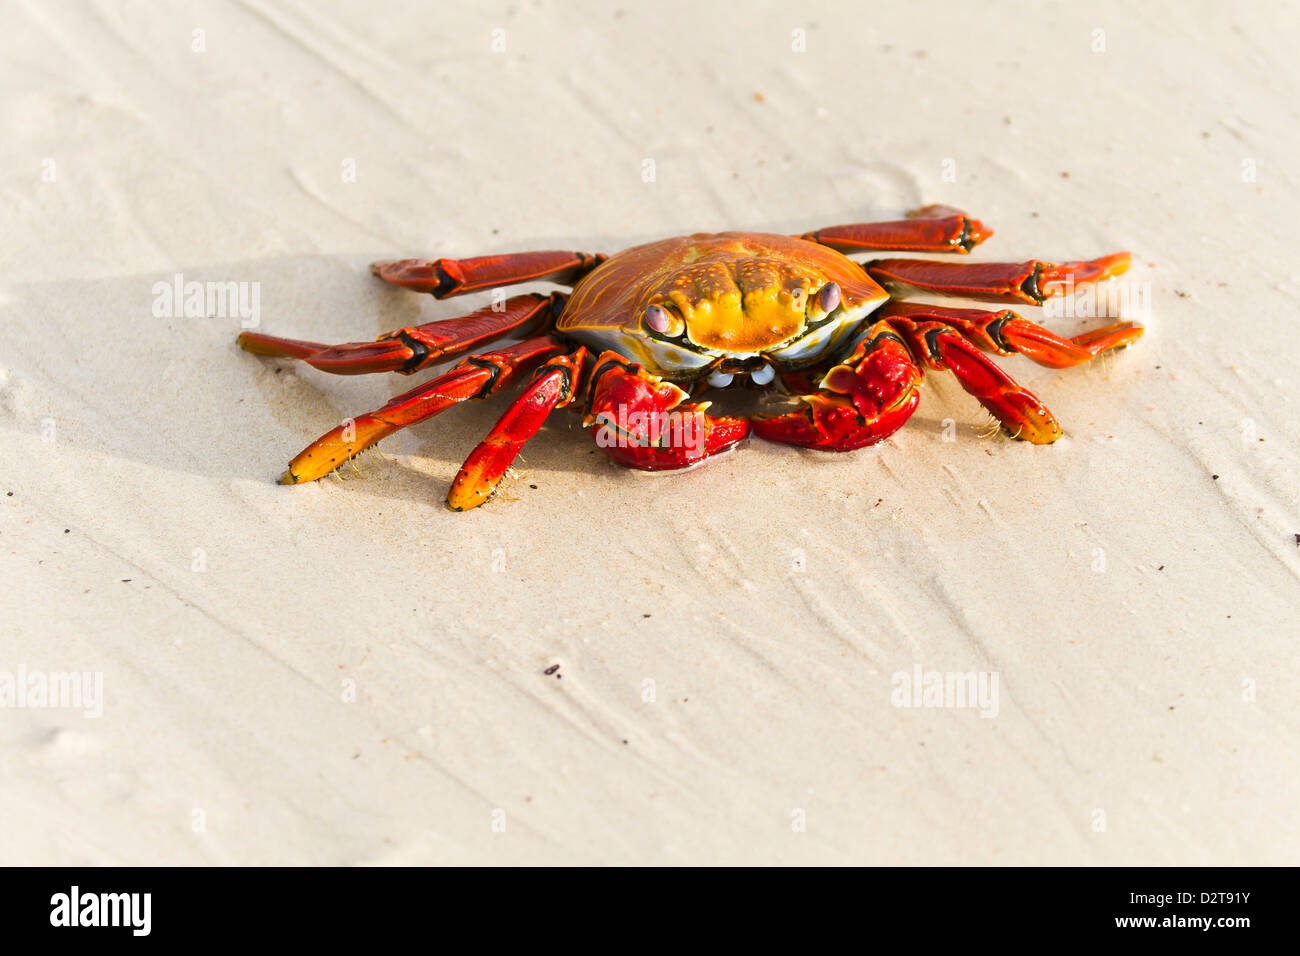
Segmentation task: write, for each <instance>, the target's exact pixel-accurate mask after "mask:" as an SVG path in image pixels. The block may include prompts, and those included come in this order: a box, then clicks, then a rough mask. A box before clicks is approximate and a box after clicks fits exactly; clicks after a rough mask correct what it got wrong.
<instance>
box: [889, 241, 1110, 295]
mask: <svg viewBox="0 0 1300 956" xmlns="http://www.w3.org/2000/svg"><path fill="white" fill-rule="evenodd" d="M1128 266H1129V254H1128V253H1127V252H1117V253H1115V254H1114V255H1109V256H1102V257H1101V258H1100V259H1093V260H1091V261H1088V262H1063V263H1061V264H1060V265H1056V264H1054V263H1051V262H1040V261H1038V260H1037V259H1031V260H1030V261H1028V262H971V263H966V262H933V261H930V260H927V259H875V260H873V261H871V262H868V263H866V264H865V266H864V268H865V269H866V270H867V274H868V275H870V276H871V278H873V279H875V280H876V281H877V282H879V283H880V284H881V285H883V286H884V287H885V289H886V290H888V291H889V292H890V293H891V294H894V295H899V294H905V293H907V292H915V291H919V292H935V293H938V294H939V295H951V296H960V297H962V298H966V299H979V300H982V301H986V302H1027V303H1029V304H1030V305H1042V304H1043V301H1044V300H1045V299H1048V298H1051V297H1052V296H1054V295H1060V294H1061V293H1062V292H1063V291H1064V290H1065V289H1066V288H1070V287H1071V286H1070V285H1069V283H1072V287H1073V288H1078V287H1081V286H1085V285H1089V284H1091V283H1093V282H1098V281H1100V280H1102V279H1109V278H1110V277H1111V276H1117V275H1119V274H1120V273H1122V272H1124V271H1126V270H1127V269H1128Z"/></svg>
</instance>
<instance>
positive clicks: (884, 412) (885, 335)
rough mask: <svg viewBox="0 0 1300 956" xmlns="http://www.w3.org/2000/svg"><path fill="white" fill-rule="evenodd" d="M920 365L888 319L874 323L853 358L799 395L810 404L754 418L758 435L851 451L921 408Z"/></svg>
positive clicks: (879, 437)
mask: <svg viewBox="0 0 1300 956" xmlns="http://www.w3.org/2000/svg"><path fill="white" fill-rule="evenodd" d="M921 379H922V372H921V369H920V368H919V367H918V366H917V364H916V361H915V360H914V359H913V358H912V354H911V352H909V351H908V348H907V345H906V344H905V343H904V341H903V340H902V339H901V338H900V337H899V335H898V333H897V332H895V331H894V330H893V329H892V328H891V327H890V326H889V324H888V323H887V322H883V321H882V322H875V323H874V324H873V325H872V326H871V327H870V328H869V329H868V330H867V332H866V334H865V335H864V336H863V338H862V340H861V341H860V342H859V343H858V345H857V347H856V348H855V349H854V350H853V351H852V352H851V353H850V355H849V357H848V358H847V359H845V360H844V362H842V363H841V364H839V365H836V366H835V367H834V368H832V369H831V370H830V371H829V372H827V373H826V375H825V377H824V378H823V379H822V381H821V385H820V387H819V388H818V390H817V391H816V392H814V393H811V394H806V395H800V396H798V397H799V398H800V399H801V400H802V401H803V402H804V405H805V407H804V408H803V409H801V410H800V411H797V412H789V413H787V414H785V415H778V416H776V417H774V418H760V419H755V420H754V433H755V434H756V435H758V436H759V437H760V438H765V439H767V440H768V441H775V442H783V443H785V444H788V445H801V446H803V447H805V448H819V449H824V450H826V451H852V450H853V449H855V448H863V447H865V446H867V445H874V444H875V443H876V442H878V441H882V440H884V439H886V438H888V437H889V436H890V435H892V434H893V433H894V432H896V431H897V430H898V429H899V428H901V427H902V426H903V423H904V422H906V421H907V420H908V418H910V417H911V415H912V412H914V411H916V406H917V403H918V402H919V401H920V400H921V397H920V393H919V392H918V391H917V389H918V388H919V387H920V384H921Z"/></svg>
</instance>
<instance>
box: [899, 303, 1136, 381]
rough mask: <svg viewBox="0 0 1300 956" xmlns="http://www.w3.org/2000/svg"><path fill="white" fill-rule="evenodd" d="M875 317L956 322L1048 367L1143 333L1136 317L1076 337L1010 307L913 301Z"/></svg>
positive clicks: (904, 322)
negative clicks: (954, 306)
mask: <svg viewBox="0 0 1300 956" xmlns="http://www.w3.org/2000/svg"><path fill="white" fill-rule="evenodd" d="M876 317H877V318H881V319H888V320H890V324H891V325H893V326H894V328H896V329H899V330H904V329H907V328H914V327H915V326H916V325H917V324H918V323H935V322H940V323H943V324H945V325H949V326H952V327H953V328H955V329H957V331H959V332H961V334H962V335H964V336H965V337H966V339H967V340H968V341H970V342H972V343H974V344H975V345H978V346H979V347H980V348H982V349H983V350H984V351H986V352H993V353H994V354H996V355H1016V354H1020V355H1025V356H1027V357H1028V358H1030V359H1032V360H1033V361H1035V362H1037V363H1038V364H1039V365H1045V366H1047V367H1048V368H1073V367H1074V366H1076V365H1081V364H1083V363H1084V362H1087V361H1089V360H1091V359H1094V358H1096V357H1097V356H1098V355H1100V354H1101V353H1102V352H1105V351H1107V350H1109V349H1115V348H1124V347H1125V346H1127V345H1130V344H1131V343H1133V342H1135V341H1136V340H1138V339H1139V338H1141V337H1142V333H1143V331H1144V330H1143V328H1142V326H1141V325H1140V324H1138V323H1137V322H1117V323H1116V324H1114V325H1108V326H1106V327H1105V328H1100V329H1093V330H1092V331H1091V332H1085V333H1083V334H1082V335H1076V336H1074V337H1073V338H1069V339H1066V338H1062V337H1061V336H1059V335H1057V334H1056V333H1055V332H1052V331H1050V330H1048V329H1045V328H1043V327H1042V326H1041V325H1038V324H1037V323H1035V322H1030V321H1028V320H1027V319H1023V318H1021V317H1020V316H1019V315H1017V314H1016V313H1014V312H1012V311H1011V310H1010V309H1001V310H1000V311H997V312H989V311H986V310H984V309H951V308H947V307H944V306H934V305H920V304H918V303H914V302H896V301H895V302H887V303H886V304H885V305H884V306H883V307H882V308H881V309H880V310H879V311H878V312H877V313H876Z"/></svg>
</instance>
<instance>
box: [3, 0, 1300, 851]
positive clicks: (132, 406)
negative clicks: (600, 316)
mask: <svg viewBox="0 0 1300 956" xmlns="http://www.w3.org/2000/svg"><path fill="white" fill-rule="evenodd" d="M469 6H471V5H456V4H450V5H448V4H438V5H436V6H435V5H434V4H428V5H421V4H414V3H413V4H396V5H386V6H385V8H384V12H383V13H382V14H380V13H377V12H376V8H374V6H373V5H372V4H367V3H362V2H355V3H329V4H309V3H305V2H300V3H294V2H275V3H271V2H263V0H250V2H245V3H215V2H214V3H199V2H196V3H192V4H186V3H182V4H174V5H163V6H155V5H150V4H144V3H121V4H116V3H114V4H78V3H66V4H62V3H60V4H44V3H39V2H35V0H33V2H28V3H15V4H12V5H9V6H8V11H9V15H8V16H7V17H6V29H5V36H4V38H3V39H2V40H0V46H2V47H3V48H4V51H5V56H4V57H3V60H2V64H3V65H0V76H3V83H0V110H2V111H3V116H4V128H5V130H6V140H7V142H6V146H7V148H6V150H5V151H4V156H3V159H2V160H0V201H2V202H3V207H4V221H5V228H4V229H3V230H0V435H2V436H3V441H4V444H5V454H4V462H3V464H2V465H0V580H2V581H3V586H2V587H0V761H2V762H3V763H2V765H3V772H2V776H3V781H4V782H3V785H0V819H3V820H4V821H5V823H6V826H5V837H4V839H3V840H2V841H0V863H5V864H55V863H57V864H185V865H189V864H200V865H201V864H362V865H383V864H429V863H432V864H491V863H529V864H556V863H597V864H698V863H788V864H809V863H831V864H845V863H880V864H899V863H907V864H915V863H944V864H1058V863H1075V864H1194V865H1200V864H1292V865H1294V864H1295V863H1297V862H1300V823H1298V822H1297V814H1296V807H1297V806H1300V770H1298V768H1297V761H1296V754H1297V752H1300V712H1298V708H1297V701H1298V700H1300V676H1298V672H1297V660H1298V655H1297V638H1300V581H1298V580H1297V579H1298V578H1300V493H1298V492H1300V482H1298V481H1297V475H1298V474H1300V452H1298V451H1297V448H1298V447H1300V446H1298V445H1297V440H1298V439H1300V404H1298V400H1300V374H1298V373H1297V366H1298V364H1300V345H1298V344H1297V342H1298V341H1300V340H1298V339H1297V334H1296V329H1297V325H1296V314H1297V304H1296V303H1297V295H1300V264H1298V260H1297V251H1298V250H1297V241H1296V232H1295V228H1294V220H1295V212H1296V210H1297V208H1300V183H1298V182H1297V174H1296V163H1295V157H1296V155H1297V154H1298V153H1300V122H1298V119H1300V117H1297V107H1296V103H1297V101H1298V98H1300V71H1298V70H1297V68H1296V60H1295V53H1294V50H1293V48H1292V46H1293V43H1294V38H1295V36H1296V35H1297V33H1298V32H1300V23H1298V22H1297V21H1298V18H1297V13H1296V6H1295V4H1283V5H1273V4H1268V5H1265V4H1262V3H1261V4H1255V3H1245V4H1240V5H1236V6H1232V7H1230V8H1229V7H1225V6H1223V5H1220V4H1213V3H1208V2H1205V3H1185V4H1168V5H1160V4H1150V5H1148V4H1133V3H1118V2H1111V3H1100V4H1095V5H1089V6H1088V7H1084V6H1081V5H1076V4H1065V3H1043V4H1037V5H1034V6H1033V7H1032V8H1030V7H1025V8H1023V9H1022V8H1019V6H1018V5H1010V4H1008V5H1006V6H1005V7H1004V8H1003V10H1002V13H1001V14H1000V15H999V14H997V13H996V12H990V11H988V10H987V9H986V10H983V11H981V10H980V9H978V8H977V7H975V6H968V5H964V4H958V3H938V4H929V3H899V4H882V5H878V6H874V7H872V8H871V9H867V8H866V7H864V6H863V5H861V4H852V3H799V4H779V3H771V4H761V5H755V6H754V7H753V8H750V9H748V10H747V11H742V10H739V9H737V8H736V7H734V6H732V5H722V4H717V5H714V4H709V3H700V2H690V3H686V2H663V3H657V4H655V5H653V7H646V8H637V7H636V6H634V5H628V6H627V7H623V8H620V7H617V6H609V5H606V4H599V3H585V4H559V3H540V2H523V3H512V4H499V5H496V6H494V7H487V8H480V9H473V10H471V9H469V8H468V7H469ZM472 6H477V5H472ZM928 203H944V204H948V205H951V206H955V207H959V208H961V209H964V210H967V211H968V212H969V213H970V214H971V215H973V216H976V217H978V218H979V219H981V220H983V221H984V222H985V223H987V224H988V225H989V226H991V227H992V228H993V229H994V230H995V231H996V235H994V237H993V238H992V239H990V240H989V241H988V242H987V243H985V244H984V245H982V246H980V247H979V248H978V249H976V250H975V251H974V252H973V253H972V254H971V256H969V257H967V258H966V259H965V260H963V261H1000V260H1007V261H1023V260H1026V259H1030V258H1034V257H1038V258H1042V259H1046V260H1051V261H1064V260H1069V259H1085V258H1091V257H1094V256H1099V255H1102V254H1105V253H1110V252H1114V251H1117V250H1125V249H1127V250H1131V251H1132V253H1133V266H1132V269H1131V270H1130V271H1129V273H1127V274H1126V275H1125V276H1123V277H1122V279H1121V280H1116V288H1117V289H1119V290H1122V292H1123V294H1124V297H1125V298H1124V299H1123V300H1122V301H1118V300H1117V301H1110V300H1106V301H1104V302H1100V305H1101V308H1100V309H1099V311H1101V312H1103V314H1104V315H1112V316H1113V315H1115V314H1117V313H1118V314H1120V315H1122V317H1124V318H1134V319H1138V320H1140V321H1142V322H1143V323H1144V324H1145V325H1146V326H1147V332H1146V335H1145V337H1144V338H1142V339H1141V340H1140V341H1138V342H1137V343H1136V344H1135V345H1134V346H1133V347H1131V348H1129V349H1127V350H1124V351H1121V352H1117V353H1113V354H1108V355H1105V356H1103V357H1102V358H1100V359H1099V360H1097V361H1095V362H1093V363H1091V364H1089V365H1087V366H1083V367H1080V368H1076V369H1071V370H1065V371H1052V370H1050V369H1046V368H1042V367H1039V366H1037V365H1034V364H1033V363H1031V362H1030V361H1028V360H1027V359H1025V358H1023V357H1012V358H1008V359H1005V360H1000V362H1001V364H1002V366H1003V368H1005V369H1006V370H1007V371H1008V372H1009V373H1010V374H1012V375H1014V376H1016V377H1017V379H1018V380H1019V381H1021V382H1022V383H1023V384H1024V385H1025V386H1026V387H1028V388H1029V389H1031V390H1033V391H1034V392H1035V394H1037V395H1039V396H1040V397H1041V398H1042V399H1043V401H1044V402H1045V403H1046V404H1047V405H1048V406H1049V407H1050V408H1051V409H1052V410H1053V412H1054V413H1055V415H1056V417H1057V418H1058V419H1059V421H1060V422H1061V424H1062V427H1063V429H1064V432H1065V436H1064V437H1063V438H1062V439H1061V440H1060V441H1058V442H1057V443H1056V444H1054V445H1051V446H1033V445H1030V444H1027V443H1022V442H1015V441H1011V440H1009V439H1008V438H1006V437H1003V436H1002V435H1000V434H995V433H991V431H993V430H991V429H990V428H989V423H990V419H989V416H988V415H987V414H986V413H985V412H984V411H983V410H982V409H981V408H980V406H979V405H978V403H977V402H976V401H975V399H973V398H972V397H970V396H969V395H967V394H966V393H965V392H964V391H962V389H961V388H960V386H959V385H958V384H957V383H956V381H955V380H953V379H952V378H951V376H948V375H945V374H942V373H937V372H931V373H929V374H928V375H927V385H926V387H925V389H924V393H923V397H922V401H921V405H920V408H919V410H918V411H917V413H916V415H915V416H914V417H913V419H912V421H911V422H910V423H909V424H908V425H907V426H906V427H905V428H904V429H902V430H901V431H899V432H898V433H897V434H896V435H894V436H893V437H892V438H890V439H888V440H887V441H885V442H883V443H881V444H880V445H877V446H875V447H872V448H869V449H865V450H863V451H859V452H856V453H853V454H844V455H828V454H819V453H813V452H804V451H799V450H796V449H793V448H789V447H785V446H779V445H774V444H768V443H764V442H762V441H759V440H757V439H752V440H750V441H748V442H747V443H746V444H745V445H743V446H742V447H740V448H739V449H737V450H736V451H734V452H732V453H730V454H727V455H725V456H722V457H720V458H719V459H717V460H716V461H712V462H710V463H708V464H707V465H706V466H705V467H703V468H699V469H695V470H691V471H687V472H683V473H678V474H670V475H657V476H651V475H645V474H640V473H634V472H630V471H626V470H623V469H621V468H618V467H617V466H615V465H614V464H613V463H611V462H610V461H609V460H608V459H607V458H606V457H605V456H604V455H603V454H601V453H600V452H599V451H598V450H597V449H596V448H595V446H594V444H593V442H592V440H591V437H590V435H589V434H588V433H587V432H586V431H585V430H584V429H582V428H581V427H580V423H579V420H578V417H577V416H575V415H572V414H567V413H560V414H556V415H555V416H553V417H552V419H551V421H550V423H548V424H547V426H546V427H545V428H544V429H543V430H542V432H541V433H540V434H539V435H538V436H537V438H536V439H535V440H533V441H532V442H530V443H529V444H528V445H527V446H526V447H525V448H524V451H523V454H522V456H521V458H520V459H519V460H518V461H517V463H516V465H515V469H514V471H513V472H512V474H511V475H510V477H509V478H508V479H507V480H506V482H505V483H504V484H503V486H502V488H501V490H500V493H499V494H498V495H497V497H496V499H494V500H493V501H491V502H490V503H489V504H488V505H486V506H485V507H482V508H479V509H477V510H475V511H471V512H466V513H463V514H454V513H451V512H450V511H448V510H447V509H446V507H445V506H444V504H443V496H444V495H445V493H446V489H447V486H448V484H449V483H450V481H451V479H452V478H453V477H454V476H455V474H456V472H457V470H458V468H459V466H460V464H461V462H462V461H463V459H464V457H465V455H466V454H467V453H468V452H469V451H470V449H471V448H473V447H474V445H475V443H476V442H477V441H478V440H479V439H480V438H481V437H482V436H483V435H484V434H485V433H486V432H487V431H488V429H489V428H491V426H492V424H493V422H494V421H495V420H496V418H497V416H498V415H500V413H501V412H502V410H503V409H504V407H505V406H504V404H503V403H502V402H500V401H493V402H482V403H468V404H466V405H465V406H462V407H460V408H457V409H455V410H453V411H450V412H448V413H447V414H445V415H443V416H441V417H439V418H436V419H432V420H429V421H426V422H423V423H421V424H419V425H416V426H414V427H411V428H409V429H406V430H405V431H402V432H400V433H398V434H396V435H394V436H393V437H392V438H390V439H388V440H386V441H384V442H383V443H382V444H381V445H380V446H379V452H380V453H369V454H366V455H364V456H362V457H361V458H359V459H358V460H357V461H356V462H355V464H354V465H348V466H346V467H345V468H343V469H342V470H341V471H340V472H338V473H337V474H336V475H335V476H331V477H329V478H327V479H325V480H322V481H319V482H316V483H314V484H309V485H302V486H297V487H285V486H281V485H279V484H277V483H276V481H277V478H278V477H279V476H280V474H281V473H282V472H283V471H284V468H285V463H286V462H287V461H288V459H289V458H291V457H292V456H293V455H294V454H296V453H297V452H298V451H299V450H300V449H302V448H303V447H304V446H305V445H306V444H308V443H309V442H310V441H311V440H313V439H314V438H316V437H317V436H318V435H320V434H322V433H323V432H325V431H327V430H329V429H330V428H332V427H334V426H335V425H337V424H339V423H340V422H341V421H343V420H344V419H346V418H348V417H351V416H355V415H358V414H360V413H362V412H365V411H368V410H371V409H374V408H377V407H379V406H380V405H382V404H384V403H385V402H386V401H388V399H389V398H391V397H392V396H394V395H397V394H399V393H400V392H402V391H405V390H407V389H409V388H411V387H412V386H413V385H414V384H416V382H415V381H414V380H412V379H409V378H406V377H403V376H383V375H372V376H357V377H351V378H345V377H338V376H331V375H326V374H324V373H322V372H319V371H316V370H313V369H311V368H309V367H306V366H304V365H301V364H295V363H292V362H288V361H275V360H268V359H263V358H258V357H256V356H253V355H250V354H248V353H246V352H243V351H241V350H239V349H238V348H237V347H236V344H235V339H236V336H237V335H238V333H239V332H240V331H241V329H242V328H245V327H254V326H255V327H256V328H257V329H258V330H259V331H262V332H266V333H269V334H273V335H285V336H290V337H295V338H301V339H310V340H313V341H319V342H331V343H333V342H353V341H368V340H372V339H374V338H375V337H376V336H377V335H379V334H380V333H383V332H386V331H390V330H394V329H398V328H402V327H404V326H409V325H414V324H417V323H419V322H428V321H432V320H434V319H438V318H448V317H452V316H456V315H461V314H463V313H464V312H466V311H468V310H470V309H474V308H479V307H481V306H483V305H485V304H487V303H488V302H489V301H490V296H489V295H488V294H487V293H483V294H478V295H474V296H469V297H465V298H462V299H452V300H447V301H436V300H434V299H433V298H432V297H430V296H427V295H417V294H414V293H411V292H408V291H404V290H400V289H395V288H392V287H388V286H385V285H384V284H383V283H381V282H379V281H378V280H376V279H374V278H373V277H372V276H371V275H370V273H369V268H368V266H369V263H370V262H372V261H373V260H376V259H388V258H399V257H404V256H428V257H466V256H474V255H484V254H491V253H504V252H513V251H525V250H533V249H550V248H554V249H575V250H582V251H588V252H603V253H610V252H614V251H617V250H619V249H621V248H624V247H627V246H630V245H633V244H636V243H640V242H645V241H649V240H652V239H656V238H660V237H663V236H671V235H677V234H682V233H689V232H695V231H720V230H728V229H745V230H752V231H761V232H779V233H802V232H805V231H808V230H811V229H815V228H817V227H821V226H828V225H834V224H839V223H848V222H863V221H871V220H891V219H898V218H901V216H902V215H903V214H904V213H905V212H906V211H907V210H909V209H913V208H915V207H918V206H922V205H925V204H928ZM178 283H179V284H180V287H181V288H182V289H185V288H186V284H188V283H202V284H205V285H204V286H203V288H204V289H205V290H206V288H207V286H206V284H207V283H214V284H222V285H224V284H226V283H235V287H234V288H235V289H236V290H237V294H236V296H235V297H234V298H233V299H231V300H229V301H227V302H226V303H225V304H224V306H222V304H221V303H217V306H218V307H216V308H211V307H210V306H211V303H209V302H207V300H206V298H205V300H204V303H203V307H202V308H198V309H196V310H187V309H186V308H185V304H184V302H183V301H177V300H176V297H175V296H174V294H172V292H171V291H170V290H174V289H175V288H176V287H177V284H178ZM521 288H522V289H530V288H532V289H537V290H539V291H548V290H549V289H550V288H553V287H549V286H545V285H534V286H525V287H521ZM241 296H242V297H241ZM957 304H962V303H957ZM1097 304H1099V300H1096V299H1094V300H1089V299H1088V298H1087V297H1082V298H1079V299H1077V300H1070V302H1069V304H1068V307H1067V308H1064V309H1062V310H1058V312H1057V313H1056V314H1053V315H1051V316H1050V317H1044V316H1043V315H1042V313H1041V312H1040V310H1037V309H1033V308H1026V309H1024V310H1022V314H1024V315H1025V316H1026V317H1029V318H1033V319H1036V320H1037V319H1042V320H1043V321H1044V322H1045V324H1048V325H1050V326H1051V327H1052V328H1053V329H1054V330H1056V331H1058V332H1060V333H1062V334H1066V335H1075V334H1078V333H1080V332H1082V331H1085V330H1088V329H1091V328H1096V327H1098V326H1100V325H1105V324H1109V323H1111V322H1115V321H1118V319H1117V318H1113V317H1111V318H1107V317H1102V318H1098V317H1095V316H1093V315H1091V314H1089V313H1090V311H1092V309H1091V308H1090V307H1091V306H1092V305H1097ZM421 377H422V378H427V377H428V375H427V373H426V374H425V375H422V376H421ZM6 675H7V677H8V684H7V685H6ZM60 675H76V679H75V681H73V680H71V679H68V680H64V679H63V678H61V677H60ZM936 682H937V683H936ZM959 685H960V687H963V688H973V689H974V694H973V696H971V695H967V696H959V695H957V694H956V688H957V687H958V686H959ZM6 686H8V687H9V693H8V695H7V696H6V694H5V688H6ZM41 687H44V688H45V689H46V691H48V693H47V694H46V695H45V696H44V697H41V692H40V688H41ZM935 687H942V688H944V689H945V690H946V691H950V692H947V693H933V694H930V693H926V690H927V688H929V689H933V688H935ZM74 690H75V691H76V692H77V693H78V694H80V697H79V699H77V700H73V699H72V698H71V697H69V694H71V693H72V692H73V691H74Z"/></svg>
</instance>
